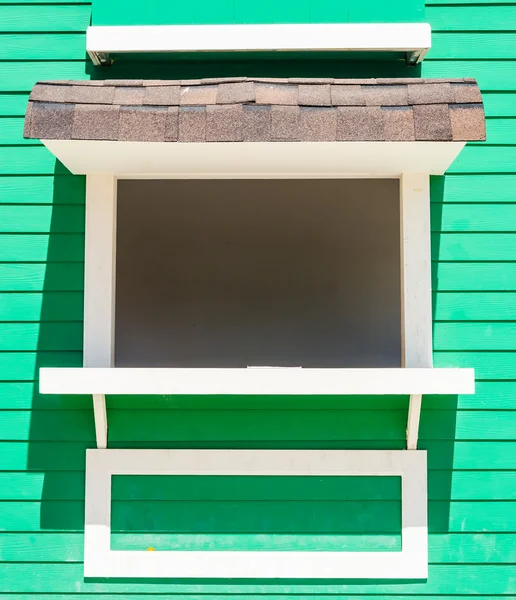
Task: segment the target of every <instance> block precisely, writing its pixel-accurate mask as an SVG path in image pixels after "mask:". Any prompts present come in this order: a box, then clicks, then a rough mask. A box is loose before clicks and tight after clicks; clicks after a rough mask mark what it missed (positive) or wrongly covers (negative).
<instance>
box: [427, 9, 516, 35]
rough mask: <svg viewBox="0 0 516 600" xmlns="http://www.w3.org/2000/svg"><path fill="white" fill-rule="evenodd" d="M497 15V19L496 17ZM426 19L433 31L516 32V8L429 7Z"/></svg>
mask: <svg viewBox="0 0 516 600" xmlns="http://www.w3.org/2000/svg"><path fill="white" fill-rule="evenodd" d="M495 15H496V17H495ZM426 18H427V20H428V22H429V23H430V25H431V26H432V31H435V32H437V31H516V7H515V6H514V5H507V6H504V5H500V6H497V7H496V9H493V7H491V6H489V5H486V6H474V5H473V6H464V5H459V6H428V7H427V9H426Z"/></svg>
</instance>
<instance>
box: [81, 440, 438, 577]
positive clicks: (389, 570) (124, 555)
mask: <svg viewBox="0 0 516 600" xmlns="http://www.w3.org/2000/svg"><path fill="white" fill-rule="evenodd" d="M117 474H118V475H224V476H235V475H252V476H263V475H281V476H316V477H320V476H350V475H351V476H353V475H354V476H364V475H369V476H399V477H401V485H402V508H401V510H402V515H401V520H402V532H401V537H402V550H401V552H374V551H372V552H335V551H330V552H296V551H288V552H285V551H283V552H282V551H277V552H276V551H274V552H269V551H263V552H261V551H241V552H236V551H210V552H206V551H181V550H178V551H157V552H147V551H119V550H111V549H110V535H111V478H112V476H113V475H117ZM426 480H427V466H426V452H424V451H414V452H407V451H403V450H394V451H392V450H87V455H86V523H85V535H84V575H85V577H119V578H131V577H149V578H154V577H171V578H176V577H181V578H292V579H294V578H295V579H302V578H338V579H347V578H350V579H426V578H427V575H428V542H427V538H428V526H427V481H426Z"/></svg>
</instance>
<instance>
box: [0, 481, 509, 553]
mask: <svg viewBox="0 0 516 600" xmlns="http://www.w3.org/2000/svg"><path fill="white" fill-rule="evenodd" d="M428 477H429V479H428V497H429V498H430V499H431V500H488V501H489V500H491V501H492V500H516V472H514V471H500V472H485V471H444V470H439V471H433V470H432V471H430V472H429V476H428ZM112 498H113V500H116V501H127V502H139V501H143V500H145V501H149V500H152V501H165V500H166V501H172V500H182V501H185V500H186V501H195V502H198V501H206V500H210V501H242V502H243V501H258V500H262V501H265V500H277V501H279V500H297V501H302V500H304V501H314V502H315V501H317V500H323V499H324V500H326V501H328V500H338V501H344V500H345V501H350V500H354V501H356V500H367V501H385V500H391V501H399V500H400V481H399V479H398V478H395V477H382V478H381V479H380V478H378V477H339V478H328V477H323V478H320V479H318V480H317V481H310V480H309V479H307V478H303V477H288V478H285V477H276V478H272V477H269V478H267V477H260V478H252V477H166V476H160V477H153V476H147V477H142V476H123V477H120V476H118V477H115V478H114V479H113V484H112ZM43 499H44V500H45V501H49V500H59V501H63V500H77V501H83V499H84V472H83V471H62V472H56V473H54V474H53V475H52V476H51V477H46V476H45V474H44V473H30V472H27V473H17V472H3V473H0V500H18V501H22V500H23V501H25V500H30V501H41V500H43ZM130 510H137V508H136V505H135V507H134V508H133V509H130ZM0 539H1V538H0ZM0 552H1V551H0ZM515 552H516V549H515Z"/></svg>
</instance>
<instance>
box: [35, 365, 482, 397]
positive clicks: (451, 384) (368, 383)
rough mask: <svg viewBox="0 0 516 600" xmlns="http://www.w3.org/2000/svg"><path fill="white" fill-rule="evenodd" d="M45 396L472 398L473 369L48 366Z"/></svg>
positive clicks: (42, 375) (42, 376)
mask: <svg viewBox="0 0 516 600" xmlns="http://www.w3.org/2000/svg"><path fill="white" fill-rule="evenodd" d="M40 392H41V393H42V394H132V395H135V394H151V395H152V394H180V395H196V394H198V395H239V394H242V395H269V394H273V395H276V394H277V395H282V394H284V395H310V394H313V395H317V394H321V395H325V394H327V395H386V394H389V395H392V394H401V395H414V394H473V393H474V392H475V378H474V370H473V369H455V368H450V369H431V368H429V369H409V368H393V369H302V368H272V367H254V368H248V369H194V368H192V369H169V368H161V369H159V368H158V369H154V368H153V369H148V368H145V369H142V368H108V369H106V368H103V369H97V368H43V369H40Z"/></svg>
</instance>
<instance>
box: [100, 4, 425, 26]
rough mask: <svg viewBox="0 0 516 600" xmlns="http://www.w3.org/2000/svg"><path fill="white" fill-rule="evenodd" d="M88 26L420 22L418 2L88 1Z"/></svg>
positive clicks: (422, 15)
mask: <svg viewBox="0 0 516 600" xmlns="http://www.w3.org/2000/svg"><path fill="white" fill-rule="evenodd" d="M92 7H93V11H92V23H93V24H94V25H184V24H188V25H192V24H202V25H206V24H216V23H347V22H351V23H409V22H421V21H423V20H424V13H425V3H424V0H396V2H385V1H384V0H368V1H366V2H359V1H358V0H283V1H282V2H276V1H275V0H261V1H260V2H248V1H247V0H217V2H212V1H211V0H199V1H198V2H182V1H181V0H154V1H153V2H145V3H143V4H142V3H141V2H138V1H137V0H93V2H92Z"/></svg>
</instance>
